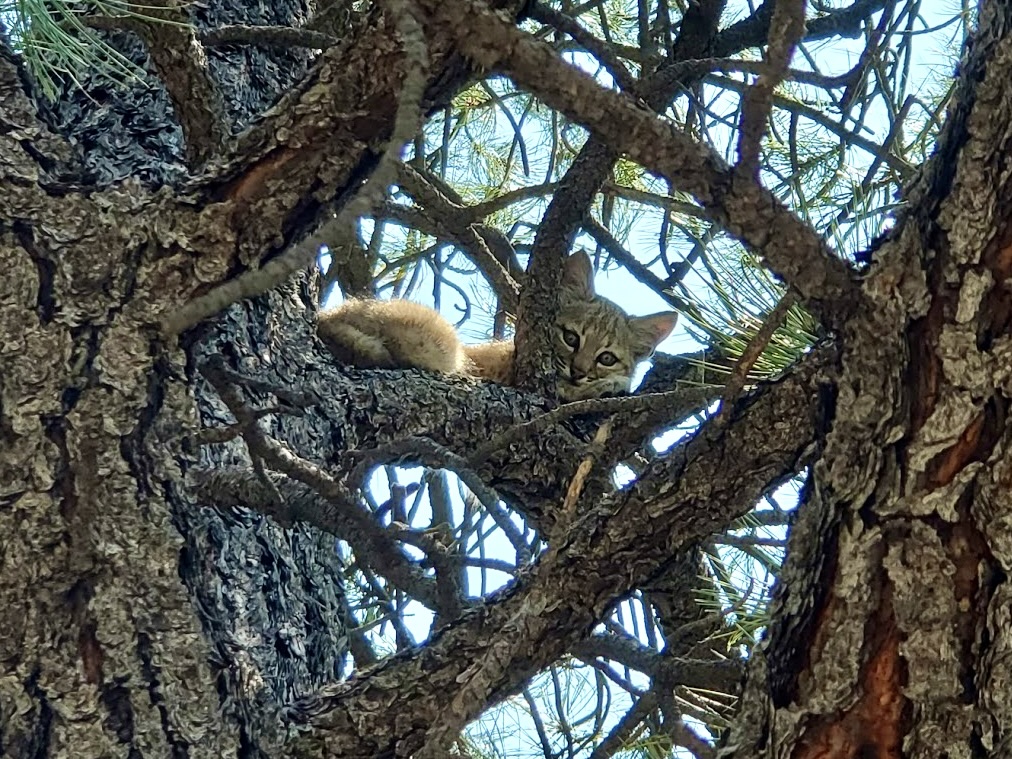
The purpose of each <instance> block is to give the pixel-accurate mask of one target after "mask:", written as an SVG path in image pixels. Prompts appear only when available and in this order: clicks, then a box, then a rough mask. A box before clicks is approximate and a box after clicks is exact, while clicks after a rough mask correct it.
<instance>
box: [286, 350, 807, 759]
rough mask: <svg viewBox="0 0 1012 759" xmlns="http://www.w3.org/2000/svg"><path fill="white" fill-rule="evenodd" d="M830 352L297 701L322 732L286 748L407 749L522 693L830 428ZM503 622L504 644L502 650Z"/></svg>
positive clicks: (313, 751) (299, 713) (293, 713)
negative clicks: (419, 640)
mask: <svg viewBox="0 0 1012 759" xmlns="http://www.w3.org/2000/svg"><path fill="white" fill-rule="evenodd" d="M826 358H827V354H826V353H816V354H815V355H814V356H813V357H810V358H809V359H808V360H807V361H806V362H805V366H803V367H802V368H800V369H799V370H798V371H797V372H795V373H794V374H792V375H791V376H790V377H787V378H785V379H784V380H782V381H781V382H779V383H777V384H776V385H773V386H769V387H767V388H765V390H764V391H763V392H760V393H757V394H755V395H753V396H752V397H751V398H750V399H749V402H748V403H746V404H743V406H742V407H741V409H740V411H739V413H738V414H737V417H736V418H735V419H734V420H733V421H732V423H731V424H730V426H729V428H728V430H727V434H724V433H722V432H718V433H717V434H715V435H711V434H708V433H707V432H706V431H705V430H704V431H702V432H701V433H700V434H698V435H697V436H696V437H695V438H693V439H692V440H691V441H689V442H688V443H687V444H685V445H683V446H681V447H680V448H678V449H677V450H676V451H675V452H674V453H673V454H671V455H670V456H668V457H666V458H665V459H664V460H662V461H659V462H658V463H657V464H655V465H654V466H653V467H652V469H651V471H650V472H648V473H647V475H646V476H645V477H644V478H643V479H642V480H641V482H640V483H639V484H638V485H637V486H636V487H634V488H632V489H631V490H628V491H623V492H621V493H618V494H616V495H614V496H613V497H610V498H607V499H602V500H601V501H600V502H599V503H598V505H597V506H595V507H594V508H593V509H591V510H589V511H588V512H586V514H585V516H584V517H582V518H581V519H580V520H579V521H578V522H577V524H576V525H575V526H574V529H573V531H572V533H571V535H570V536H569V538H568V539H567V540H566V541H565V543H563V544H561V545H560V546H558V550H557V551H555V558H554V560H553V561H551V562H548V563H542V564H539V565H538V566H537V567H536V568H535V569H534V571H532V572H531V573H530V574H528V575H526V576H525V577H523V579H522V580H520V581H519V582H518V583H517V584H516V585H514V586H512V587H510V588H509V589H507V590H505V591H504V592H502V593H500V594H499V595H498V596H497V597H495V598H494V599H493V600H492V601H491V602H490V603H488V604H486V605H484V606H482V607H480V608H477V609H474V610H470V611H468V612H465V614H464V616H463V617H462V618H461V620H460V621H459V622H458V623H456V624H453V625H450V626H448V627H446V628H444V629H443V630H441V631H440V632H439V633H437V634H436V635H435V636H434V637H433V639H432V640H431V641H430V642H429V644H428V645H426V646H424V647H422V648H420V649H417V650H415V651H412V652H410V653H407V654H405V655H404V656H402V657H394V658H392V659H389V660H387V661H385V662H383V663H381V664H380V665H378V666H377V667H375V668H374V669H372V670H369V671H367V672H365V673H363V675H362V676H361V677H359V678H356V679H353V680H351V681H349V682H347V683H342V684H339V685H335V686H332V687H330V688H328V689H325V690H324V691H323V692H321V693H320V694H319V695H317V696H315V697H313V698H312V699H305V700H303V701H300V702H298V703H296V704H295V705H294V706H293V707H292V708H291V710H290V711H289V714H288V718H289V719H290V721H291V722H292V723H294V724H306V723H309V724H312V725H313V726H314V727H315V728H317V730H316V731H315V732H314V733H312V734H308V735H304V736H302V737H301V738H299V739H297V740H296V742H295V745H294V746H293V747H292V748H293V749H294V750H295V751H296V753H300V754H307V755H313V756H335V757H336V756H342V757H366V756H370V757H371V756H379V755H387V754H390V755H393V754H395V753H396V754H397V755H408V754H410V753H411V752H413V751H415V750H417V749H418V748H419V746H421V744H422V741H423V740H424V737H425V734H426V732H427V731H429V730H430V729H432V727H433V726H434V725H438V724H440V723H441V721H442V720H444V719H450V720H453V721H456V720H460V719H461V718H469V717H471V716H476V715H477V714H479V713H480V712H481V711H483V710H484V709H486V708H488V706H490V705H491V704H494V703H497V702H499V701H501V700H502V699H503V698H505V697H506V696H508V695H509V694H511V693H515V692H518V690H519V689H520V688H521V687H522V686H523V684H524V683H525V682H526V680H527V679H528V678H529V677H530V676H532V675H533V674H534V673H536V672H537V671H539V670H540V669H543V668H544V667H546V666H547V665H548V664H550V663H551V662H553V661H555V660H556V659H558V658H559V657H560V656H562V655H563V654H564V653H565V652H566V651H567V650H568V649H569V648H570V647H571V646H573V645H574V644H575V643H576V642H577V641H579V640H580V639H582V638H583V637H584V636H585V635H586V634H587V633H589V632H590V630H591V629H592V627H593V625H594V624H595V623H596V622H598V621H599V620H600V619H601V617H602V616H603V615H604V613H605V612H606V611H607V610H608V609H609V608H610V607H611V606H612V605H613V604H614V602H615V601H616V600H617V599H618V598H620V597H621V596H622V595H624V594H626V593H628V592H629V591H630V590H631V589H633V588H634V587H636V586H637V585H639V584H642V583H645V582H647V581H648V580H649V579H650V578H651V577H652V576H653V575H655V574H657V573H658V572H659V571H661V570H662V568H663V567H664V566H665V564H666V563H667V562H669V561H670V560H671V557H672V556H676V555H678V553H679V552H681V551H683V550H685V549H686V548H687V547H688V546H690V545H691V544H692V543H693V542H695V541H698V540H700V539H702V538H704V537H706V536H707V535H709V534H710V533H712V532H713V531H715V530H718V529H720V528H721V527H722V526H723V525H725V524H727V523H728V522H729V521H730V520H731V519H733V518H735V517H736V516H739V515H741V514H744V513H746V512H747V511H748V510H749V509H750V508H751V507H752V505H753V504H754V503H755V501H756V500H757V499H758V498H759V496H760V495H761V494H762V493H763V492H765V491H766V489H767V488H769V487H770V485H771V484H772V483H775V482H777V481H779V480H782V479H783V478H785V477H788V476H790V475H791V474H793V473H794V472H795V471H797V469H798V468H799V467H800V466H802V465H803V463H804V457H805V456H806V455H809V454H810V453H811V452H812V451H813V448H814V446H813V443H814V442H815V438H813V434H816V431H818V430H822V429H823V428H824V427H825V419H824V414H825V413H826V410H825V408H824V407H823V401H822V393H821V391H820V385H821V379H820V376H821V375H822V373H823V372H824V371H825V370H826V368H827V367H825V366H823V363H822V362H824V361H825V360H826ZM504 631H505V633H506V638H508V639H509V641H510V643H509V645H508V646H500V645H497V644H496V643H495V641H500V640H505V639H506V638H504V637H503V635H504ZM381 694H382V695H381ZM391 714H396V715H397V719H396V720H392V719H390V715H391Z"/></svg>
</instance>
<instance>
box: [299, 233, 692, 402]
mask: <svg viewBox="0 0 1012 759" xmlns="http://www.w3.org/2000/svg"><path fill="white" fill-rule="evenodd" d="M559 296H560V300H559V306H560V310H559V316H558V319H557V320H556V323H555V326H556V330H555V335H556V337H555V346H554V348H555V356H554V363H555V370H556V372H557V374H558V379H557V381H556V393H557V395H558V396H559V398H560V399H562V400H565V401H576V400H582V399H584V398H599V397H601V396H604V395H614V394H616V393H625V392H628V391H629V386H630V383H631V382H632V374H633V370H634V369H635V368H636V364H637V363H639V362H640V361H642V360H644V359H646V358H648V357H649V356H650V354H652V353H653V352H654V349H655V348H656V347H657V345H658V343H660V342H661V340H663V339H664V338H665V337H667V336H668V335H669V334H671V330H673V329H674V328H675V322H676V321H677V320H678V314H676V313H674V312H672V311H665V312H662V313H659V314H653V315H651V316H629V315H628V314H626V312H625V311H623V310H622V309H621V308H619V307H618V306H617V305H615V304H614V303H612V302H611V301H610V300H606V299H605V298H602V297H600V296H598V295H596V294H595V293H594V268H593V264H591V261H590V257H589V256H588V255H587V254H586V253H585V252H584V251H582V250H581V251H578V252H576V253H574V254H573V255H571V256H570V257H569V258H567V259H566V263H565V267H564V270H563V275H562V287H561V291H560V293H559ZM317 330H318V332H319V335H320V338H321V339H322V340H323V342H324V343H325V344H326V345H327V347H328V348H329V349H330V351H331V353H333V354H334V356H336V357H337V359H338V360H339V361H341V362H343V363H345V364H350V365H352V366H358V367H363V368H365V367H376V368H380V369H407V368H417V369H427V370H429V371H433V372H442V373H444V374H466V375H470V376H473V377H480V378H482V379H488V380H492V381H493V382H498V383H500V384H504V385H513V384H514V383H515V381H516V379H515V376H514V370H513V353H514V346H513V341H512V340H508V341H502V342H491V343H483V344H481V345H463V344H461V342H460V340H459V338H458V337H457V333H456V332H455V331H454V329H453V327H452V326H451V325H450V323H449V322H448V321H446V319H444V318H443V317H442V316H440V315H439V314H438V313H437V312H436V311H435V310H434V309H431V308H429V307H428V306H423V305H421V304H420V303H413V302H412V301H408V300H348V301H346V302H345V303H344V304H343V305H341V306H339V307H338V308H336V309H334V310H332V311H327V312H324V313H322V314H321V315H320V321H319V325H318V327H317Z"/></svg>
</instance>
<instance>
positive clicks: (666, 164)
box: [419, 0, 861, 337]
mask: <svg viewBox="0 0 1012 759" xmlns="http://www.w3.org/2000/svg"><path fill="white" fill-rule="evenodd" d="M419 5H420V6H422V7H423V8H424V9H425V10H426V11H427V12H428V13H429V14H431V16H432V18H433V20H434V24H435V25H436V26H438V27H439V28H440V29H443V30H445V31H446V33H448V34H452V35H453V36H454V39H455V40H456V42H457V43H458V44H459V45H460V47H461V50H462V51H464V52H465V54H467V55H468V56H470V57H472V58H473V59H474V60H475V61H476V62H478V63H480V64H481V65H482V66H485V67H487V68H489V69H497V70H501V71H503V72H504V73H506V74H508V75H509V76H510V77H512V78H513V79H514V80H515V81H516V82H517V83H518V84H520V85H522V86H523V87H525V88H526V89H529V90H530V91H531V92H533V93H535V94H536V95H538V96H539V97H540V98H542V99H543V100H544V101H545V102H546V103H548V104H549V105H550V106H552V107H553V108H556V109H558V110H560V111H562V112H563V113H565V114H566V115H568V116H569V117H570V118H572V119H574V120H576V121H578V122H580V123H583V124H584V125H586V126H587V127H589V128H590V129H591V130H593V131H594V132H595V133H597V134H598V135H599V136H601V137H602V138H604V139H606V140H607V141H608V143H609V144H610V145H612V146H614V147H616V148H619V149H621V150H623V151H626V152H628V153H629V155H630V157H632V158H633V159H635V160H636V161H638V162H639V163H641V164H642V165H644V166H645V167H647V168H648V169H650V170H652V171H655V172H657V173H659V174H661V175H663V176H664V177H665V178H667V179H668V180H669V181H670V182H672V184H673V185H675V186H676V187H678V188H679V189H681V190H684V191H686V192H689V193H691V194H692V195H693V196H695V197H696V198H697V200H698V201H699V202H700V203H701V204H702V205H703V207H704V208H706V209H707V211H708V212H709V213H710V214H711V216H712V217H713V218H714V219H715V220H717V221H718V222H720V223H721V224H723V225H724V226H726V228H727V229H728V231H730V232H731V233H732V234H733V235H735V236H736V237H738V238H739V239H741V240H742V241H743V242H745V243H746V244H747V245H750V246H751V247H753V248H755V249H756V250H758V251H760V252H761V253H762V255H763V256H764V258H765V260H766V263H767V264H768V265H769V267H770V268H771V269H772V270H773V271H774V272H775V273H776V274H778V275H779V276H781V277H783V278H784V280H785V281H787V282H788V283H789V284H790V285H791V286H792V287H794V288H795V289H797V291H798V292H799V294H800V295H801V297H802V298H803V300H804V301H805V303H806V304H807V305H808V306H809V308H810V309H812V310H813V311H814V312H815V313H816V315H817V316H819V317H820V318H822V319H823V321H825V322H826V323H827V324H829V325H831V326H839V325H840V324H842V322H843V320H844V319H845V318H846V317H847V315H849V314H850V313H852V312H853V311H854V309H855V308H856V306H857V304H858V302H859V301H860V297H861V296H860V292H859V290H858V288H857V287H856V284H855V279H854V275H853V274H852V272H851V271H850V270H849V269H848V267H847V265H846V264H845V263H844V262H843V261H841V260H840V259H839V258H837V257H836V256H835V255H833V253H832V252H831V251H830V250H829V249H828V247H827V246H826V245H825V244H824V242H823V241H822V239H821V238H820V237H819V236H818V235H817V234H816V233H815V232H814V231H813V230H812V229H811V228H810V227H808V226H807V225H806V224H804V223H803V222H801V221H800V220H799V219H798V218H797V217H796V216H794V215H793V214H792V213H790V212H789V211H788V210H787V209H786V208H785V207H784V206H783V205H782V204H781V203H780V202H779V201H778V200H777V199H776V198H774V197H773V196H772V195H771V194H770V193H769V192H768V191H766V190H764V189H763V188H761V187H760V186H759V185H757V184H756V183H755V182H752V181H747V180H744V179H743V178H742V177H740V176H739V175H735V173H734V172H733V171H732V170H731V169H730V168H729V167H728V166H727V165H726V164H725V163H724V161H723V160H722V159H721V158H720V157H719V156H718V155H716V154H715V153H714V152H713V151H712V150H711V149H709V148H707V147H705V146H704V145H701V144H699V143H697V142H695V141H694V140H692V139H691V138H690V137H688V136H687V135H686V134H684V133H682V132H680V131H678V130H677V129H675V128H674V127H673V126H672V125H670V124H669V123H667V122H665V121H663V120H662V119H659V118H658V117H657V116H655V115H654V114H652V113H650V112H649V111H647V110H646V109H644V108H642V107H640V106H638V105H637V104H636V103H635V102H634V101H632V100H631V99H630V98H629V97H627V96H625V95H622V94H619V93H615V92H610V91H608V90H605V89H604V88H602V87H601V86H600V85H599V84H597V82H595V81H594V80H593V78H591V77H590V76H589V75H588V74H586V73H584V72H582V71H580V70H578V69H575V68H574V67H572V66H569V65H568V64H566V63H565V62H564V61H562V60H560V59H559V57H558V56H557V55H556V54H555V52H554V51H553V50H552V49H551V48H550V47H549V46H547V45H545V44H544V43H541V42H538V41H536V40H534V39H532V38H531V37H530V36H529V35H526V34H524V33H523V32H521V31H519V30H518V29H516V28H515V27H513V26H511V25H509V24H507V23H505V22H504V21H502V20H501V19H500V18H498V17H497V16H496V15H495V14H493V13H491V12H490V11H489V10H488V8H487V7H486V6H485V5H484V4H482V3H480V2H477V0H455V1H454V2H445V3H436V2H435V0H420V2H419ZM774 230H776V231H775V233H774ZM535 260H536V259H535ZM518 337H519V333H518Z"/></svg>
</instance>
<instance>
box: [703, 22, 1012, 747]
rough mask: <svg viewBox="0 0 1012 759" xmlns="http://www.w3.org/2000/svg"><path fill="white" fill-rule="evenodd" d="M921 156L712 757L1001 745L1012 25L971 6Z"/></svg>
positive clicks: (1010, 376) (1010, 536) (1009, 539)
mask: <svg viewBox="0 0 1012 759" xmlns="http://www.w3.org/2000/svg"><path fill="white" fill-rule="evenodd" d="M960 71H961V76H960V80H959V85H958V90H957V93H956V96H955V100H954V105H953V106H952V107H951V109H950V113H949V116H948V121H947V124H946V128H945V130H944V134H943V138H942V140H941V142H940V145H939V148H938V151H937V154H936V156H935V157H934V159H933V161H932V162H931V163H930V164H929V165H928V166H927V167H926V171H925V172H924V174H923V176H922V177H921V178H920V180H919V181H918V183H917V184H916V185H915V186H914V187H913V188H912V189H911V191H910V192H909V193H908V198H909V200H910V203H911V205H910V209H909V212H908V213H907V214H906V217H905V218H904V219H903V221H902V223H900V224H899V225H898V228H897V230H896V231H894V232H893V233H892V234H891V235H890V236H889V238H888V239H887V240H886V241H885V243H884V244H883V245H882V246H881V247H880V248H879V250H878V251H877V253H876V263H875V264H874V265H873V267H872V269H871V271H870V273H869V276H868V277H867V279H866V281H865V284H864V293H865V296H866V298H867V299H868V303H869V304H870V306H869V307H868V308H866V309H864V310H863V311H862V312H861V313H859V314H858V315H857V316H856V317H855V318H854V319H853V320H852V321H851V322H850V323H849V324H848V326H847V328H846V330H845V331H844V335H843V340H844V345H845V350H844V354H843V359H842V375H841V377H840V382H839V385H838V395H837V406H836V416H835V420H834V423H833V430H832V433H831V434H830V435H829V437H828V440H827V446H826V450H825V454H824V456H823V457H822V459H821V460H820V461H819V462H818V463H817V465H816V466H815V468H814V472H815V477H814V483H813V487H812V488H811V490H810V491H809V494H808V498H807V503H806V504H805V505H804V507H803V508H802V512H801V514H802V516H801V519H800V522H799V524H798V525H797V526H796V528H795V530H794V532H793V535H792V539H791V546H790V549H789V559H788V563H787V568H786V569H785V576H784V583H783V588H782V591H781V593H780V596H779V601H778V608H777V610H776V615H777V617H776V618H777V619H778V622H777V624H775V625H774V626H773V628H772V630H771V634H770V636H769V639H768V641H767V644H766V646H767V650H766V656H765V658H764V659H759V658H757V662H756V667H755V668H754V670H753V671H752V673H751V675H750V679H749V683H748V686H747V688H746V691H745V694H744V697H743V710H742V712H741V715H740V719H739V720H738V723H737V726H736V729H735V730H733V731H732V732H731V736H730V739H729V741H728V744H727V745H726V746H725V748H724V753H723V754H722V755H723V756H733V757H757V756H763V757H787V756H790V757H794V758H795V759H807V758H809V757H811V758H814V757H868V756H875V757H880V758H882V759H884V758H886V757H896V758H897V759H898V758H899V757H901V756H902V757H905V758H907V759H914V758H919V757H924V758H925V759H926V758H927V757H932V758H934V757H950V759H951V758H954V757H1006V756H1009V755H1010V754H1012V701H1010V699H1009V698H1008V684H1009V682H1010V681H1012V657H1010V656H1009V651H1010V649H1012V643H1010V639H1009V634H1010V632H1009V631H1010V625H1009V619H1010V615H1009V608H1010V600H1012V592H1010V589H1009V583H1008V575H1009V569H1010V561H1012V552H1010V548H1012V533H1010V518H1009V515H1010V514H1012V510H1010V509H1012V498H1010V496H1009V492H1010V491H1009V488H1010V483H1012V460H1010V443H1012V440H1010V436H1009V431H1008V426H1007V415H1008V405H1009V398H1010V397H1012V394H1010V393H1012V337H1010V334H1009V327H1010V325H1012V319H1010V315H1012V308H1010V305H1009V293H1008V288H1007V281H1008V278H1009V276H1010V274H1012V248H1010V244H1012V200H1010V198H1012V195H1010V193H1009V186H1008V174H1007V169H1006V167H1007V162H1008V151H1009V149H1010V146H1012V126H1010V125H1012V86H1010V82H1012V16H1010V9H1009V6H1008V4H1006V3H985V4H984V6H983V9H982V12H981V16H980V30H979V32H978V34H977V37H976V40H975V42H974V43H973V44H972V45H971V46H970V48H969V51H968V53H967V54H966V56H965V57H964V60H963V62H962V64H961V67H960Z"/></svg>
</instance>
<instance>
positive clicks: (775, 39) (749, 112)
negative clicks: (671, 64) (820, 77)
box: [737, 0, 805, 181]
mask: <svg viewBox="0 0 1012 759" xmlns="http://www.w3.org/2000/svg"><path fill="white" fill-rule="evenodd" d="M804 32H805V0H777V1H776V6H775V7H774V9H773V18H772V20H771V21H770V33H769V37H768V41H767V47H766V55H765V56H764V57H763V71H762V73H760V74H759V79H758V80H757V81H756V83H755V84H754V85H752V86H751V87H749V89H748V91H747V92H746V93H745V97H744V99H743V101H742V108H741V125H740V127H739V131H738V166H737V168H738V169H739V170H740V171H742V172H744V173H745V174H747V175H748V176H751V177H753V178H754V179H756V180H757V181H758V179H759V149H760V146H761V143H762V138H763V135H764V134H766V119H768V118H769V115H770V111H771V110H772V108H773V90H774V89H776V86H777V85H778V84H780V82H781V81H782V80H783V78H784V75H785V74H786V73H787V65H788V64H789V63H790V62H791V55H792V54H793V53H794V47H795V45H797V44H798V40H799V39H801V36H802V35H803V34H804Z"/></svg>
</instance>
